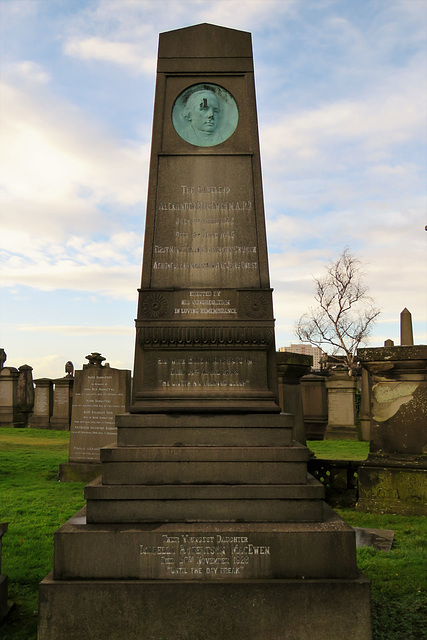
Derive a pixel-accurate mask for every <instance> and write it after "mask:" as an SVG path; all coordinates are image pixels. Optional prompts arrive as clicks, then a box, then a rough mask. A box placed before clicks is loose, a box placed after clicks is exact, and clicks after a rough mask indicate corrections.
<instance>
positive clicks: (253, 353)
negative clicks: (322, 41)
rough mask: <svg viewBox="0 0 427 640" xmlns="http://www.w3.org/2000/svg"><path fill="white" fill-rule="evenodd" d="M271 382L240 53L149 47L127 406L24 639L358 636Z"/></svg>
mask: <svg viewBox="0 0 427 640" xmlns="http://www.w3.org/2000/svg"><path fill="white" fill-rule="evenodd" d="M276 379H277V372H276V360H275V344H274V320H273V309H272V295H271V289H270V283H269V276H268V262H267V248H266V237H265V220H264V208H263V197H262V184H261V168H260V154H259V145H258V130H257V118H256V105H255V91H254V76H253V60H252V48H251V37H250V34H249V33H245V32H241V31H235V30H232V29H225V28H222V27H216V26H212V25H208V24H203V25H198V26H194V27H189V28H187V29H179V30H176V31H172V32H168V33H164V34H161V35H160V41H159V58H158V71H157V85H156V99H155V108H154V124H153V139H152V153H151V168H150V180H149V192H148V203H147V216H146V232H145V245H144V257H143V270H142V285H141V289H140V292H139V306H138V317H137V321H136V348H135V365H134V388H133V400H132V404H131V407H130V412H129V413H127V414H123V415H120V416H118V417H117V419H116V426H117V446H108V447H104V448H103V449H101V462H102V477H101V478H99V479H98V480H96V481H94V482H92V483H91V484H89V485H88V486H87V487H86V491H85V495H86V498H87V507H86V510H85V511H82V512H80V513H79V514H76V516H75V517H74V518H72V519H71V520H70V521H69V522H68V523H66V524H65V525H64V526H63V527H62V528H61V529H60V530H59V531H57V532H56V536H55V559H54V570H53V574H50V575H49V576H48V577H47V578H46V579H45V580H44V581H43V582H42V584H41V586H40V626H39V640H65V639H67V640H74V639H76V640H77V638H78V639H79V640H80V639H81V638H85V640H98V639H101V638H102V640H113V639H116V638H117V639H118V638H120V639H121V640H122V639H124V638H125V639H126V640H128V639H135V640H136V639H138V640H159V639H160V638H162V639H163V640H180V639H182V640H183V639H191V640H198V639H200V640H202V639H203V640H213V639H217V640H218V639H221V640H239V639H240V638H242V639H243V638H244V639H245V640H261V639H262V640H273V639H275V640H278V639H279V638H287V639H288V640H290V639H291V638H292V639H295V640H296V639H298V640H308V638H310V639H311V638H314V637H315V638H316V639H317V640H338V639H339V640H342V638H343V637H346V638H351V639H352V640H369V638H370V637H371V634H370V615H369V583H368V582H367V580H366V579H365V578H364V577H363V576H362V575H361V574H360V573H359V572H358V569H357V566H356V559H355V558H356V556H355V539H354V532H353V530H352V529H351V528H350V527H349V526H348V525H346V524H345V523H344V522H343V521H342V520H340V518H339V517H338V516H337V515H336V514H334V513H333V512H332V511H331V510H330V509H328V507H327V506H326V505H325V504H324V502H323V500H322V499H323V486H322V485H321V484H320V483H318V482H317V481H315V480H314V479H313V478H311V477H310V476H307V459H308V451H307V449H306V447H304V446H302V445H301V444H299V443H297V442H295V441H293V440H292V416H291V415H289V414H283V413H280V407H279V405H278V403H277V382H276Z"/></svg>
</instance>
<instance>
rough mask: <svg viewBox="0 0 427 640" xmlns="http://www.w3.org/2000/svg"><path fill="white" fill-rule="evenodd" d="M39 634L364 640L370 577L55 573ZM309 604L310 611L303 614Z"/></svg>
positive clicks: (55, 639)
mask: <svg viewBox="0 0 427 640" xmlns="http://www.w3.org/2000/svg"><path fill="white" fill-rule="evenodd" d="M39 594H40V600H39V611H40V624H39V635H38V640H81V638H85V640H99V638H102V639H103V640H123V638H126V640H159V638H162V640H188V638H191V640H218V639H219V638H221V640H261V639H262V640H285V638H286V640H313V638H316V640H342V639H343V638H351V640H371V638H372V635H371V624H370V585H369V582H368V580H367V579H366V578H365V577H364V576H363V575H362V574H360V573H359V574H358V575H357V577H356V578H354V579H350V580H346V579H343V580H309V579H304V580H302V579H301V580H256V581H255V580H253V581H222V582H216V583H214V582H210V583H207V582H202V581H192V582H184V581H181V582H180V581H175V580H174V581H157V580H148V581H104V580H99V581H93V580H92V581H78V580H73V581H55V580H53V579H52V576H51V574H49V576H47V577H46V578H45V579H44V580H43V582H42V583H41V584H40V587H39ZM308 612H309V615H308Z"/></svg>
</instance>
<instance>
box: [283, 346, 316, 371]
mask: <svg viewBox="0 0 427 640" xmlns="http://www.w3.org/2000/svg"><path fill="white" fill-rule="evenodd" d="M279 351H290V352H291V353H302V354H303V355H305V356H313V369H320V358H321V357H322V355H323V351H322V349H320V348H319V347H313V345H311V344H291V345H289V347H280V349H279Z"/></svg>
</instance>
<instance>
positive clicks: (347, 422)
mask: <svg viewBox="0 0 427 640" xmlns="http://www.w3.org/2000/svg"><path fill="white" fill-rule="evenodd" d="M326 389H327V392H328V424H327V426H326V430H325V434H324V439H325V440H358V439H359V434H358V431H357V426H356V404H355V381H354V378H353V377H350V376H349V375H348V370H347V369H341V370H340V369H335V371H334V372H333V374H332V375H331V376H330V377H329V378H327V380H326Z"/></svg>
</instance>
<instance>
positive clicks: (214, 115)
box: [172, 83, 239, 147]
mask: <svg viewBox="0 0 427 640" xmlns="http://www.w3.org/2000/svg"><path fill="white" fill-rule="evenodd" d="M238 121H239V111H238V108H237V104H236V101H235V99H234V98H233V96H232V95H231V93H229V92H228V91H227V90H226V89H224V88H223V87H220V86H219V85H217V84H209V83H203V84H195V85H192V86H191V87H188V88H187V89H185V91H183V92H182V93H180V95H179V96H178V98H177V99H176V100H175V103H174V106H173V109H172V122H173V126H174V127H175V131H176V132H177V134H178V135H179V136H180V137H181V138H182V139H183V140H185V141H186V142H189V143H190V144H193V145H195V146H197V147H213V146H215V145H217V144H221V142H224V141H225V140H227V139H228V138H229V137H230V136H231V135H232V133H234V131H235V129H236V127H237V123H238Z"/></svg>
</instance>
